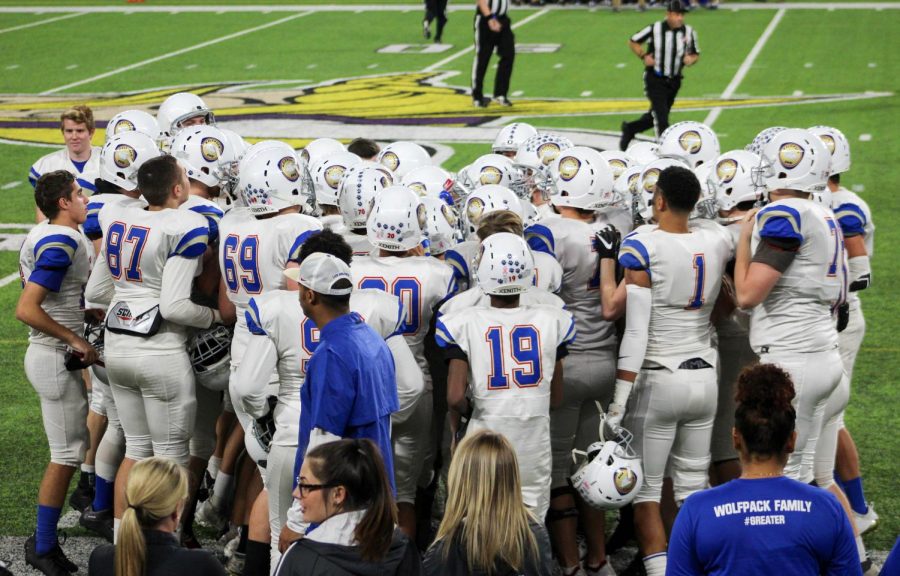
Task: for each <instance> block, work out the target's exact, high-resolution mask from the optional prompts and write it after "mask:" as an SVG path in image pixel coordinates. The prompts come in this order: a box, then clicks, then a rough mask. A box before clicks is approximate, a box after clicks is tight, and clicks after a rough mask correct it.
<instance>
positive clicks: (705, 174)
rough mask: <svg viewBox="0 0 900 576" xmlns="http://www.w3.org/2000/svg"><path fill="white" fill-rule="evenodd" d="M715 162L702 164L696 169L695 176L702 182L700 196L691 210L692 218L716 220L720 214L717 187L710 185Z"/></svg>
mask: <svg viewBox="0 0 900 576" xmlns="http://www.w3.org/2000/svg"><path fill="white" fill-rule="evenodd" d="M712 171H713V164H712V163H710V164H701V165H699V166H697V167H696V168H695V169H694V176H696V177H697V180H698V181H699V182H700V197H699V198H698V199H697V203H696V204H694V209H693V210H691V219H692V220H693V219H695V218H703V219H705V220H715V219H716V217H717V216H718V215H719V207H718V206H717V205H716V188H714V187H713V186H711V185H710V181H709V180H710V175H711V174H712Z"/></svg>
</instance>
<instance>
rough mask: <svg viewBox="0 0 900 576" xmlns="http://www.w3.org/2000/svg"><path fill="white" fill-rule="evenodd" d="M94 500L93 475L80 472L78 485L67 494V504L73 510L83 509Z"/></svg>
mask: <svg viewBox="0 0 900 576" xmlns="http://www.w3.org/2000/svg"><path fill="white" fill-rule="evenodd" d="M93 501H94V475H93V474H89V473H87V472H81V475H80V476H79V477H78V485H77V486H75V490H73V491H72V495H71V496H69V506H71V507H72V508H73V509H75V510H79V511H81V510H84V509H85V508H87V507H88V506H90V505H91V502H93Z"/></svg>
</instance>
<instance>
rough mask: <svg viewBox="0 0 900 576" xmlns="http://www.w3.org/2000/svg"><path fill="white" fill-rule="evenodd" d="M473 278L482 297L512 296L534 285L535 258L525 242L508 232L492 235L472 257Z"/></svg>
mask: <svg viewBox="0 0 900 576" xmlns="http://www.w3.org/2000/svg"><path fill="white" fill-rule="evenodd" d="M475 277H476V278H477V279H478V286H479V287H480V288H481V289H482V291H484V293H485V294H491V295H493V296H513V295H516V294H521V293H523V292H525V291H527V290H529V289H530V288H531V287H532V285H533V282H534V281H533V277H534V256H533V255H532V254H531V250H530V249H529V248H528V244H527V243H526V242H525V239H524V238H522V237H521V236H517V235H515V234H510V233H509V232H498V233H496V234H491V235H490V236H488V237H487V238H485V239H484V240H483V241H482V242H481V248H480V249H479V251H478V256H476V257H475Z"/></svg>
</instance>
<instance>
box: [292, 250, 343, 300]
mask: <svg viewBox="0 0 900 576" xmlns="http://www.w3.org/2000/svg"><path fill="white" fill-rule="evenodd" d="M284 275H285V276H286V277H288V278H290V279H291V280H293V281H294V282H297V283H299V284H301V285H303V286H305V287H307V288H309V289H310V290H312V291H313V292H318V293H319V294H325V295H328V296H346V295H347V294H350V293H351V292H353V280H352V278H351V276H350V266H348V265H347V263H346V262H344V261H343V260H341V259H340V258H337V257H336V256H332V255H331V254H325V253H323V252H314V253H312V254H310V255H309V256H307V257H306V259H305V260H303V262H302V263H301V264H300V267H299V268H288V269H287V270H285V271H284ZM341 280H347V282H341ZM347 283H350V285H349V286H347ZM335 285H338V286H339V287H335Z"/></svg>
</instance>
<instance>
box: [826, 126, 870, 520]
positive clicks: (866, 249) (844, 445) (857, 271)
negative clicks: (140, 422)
mask: <svg viewBox="0 0 900 576" xmlns="http://www.w3.org/2000/svg"><path fill="white" fill-rule="evenodd" d="M809 131H810V132H812V133H813V134H815V135H816V136H818V137H819V138H820V139H821V140H822V142H823V143H824V144H825V147H826V148H827V149H828V151H829V152H830V153H831V168H830V173H829V176H828V184H827V186H828V190H829V191H830V192H831V207H832V209H833V211H834V215H835V218H837V221H838V224H839V225H840V227H841V232H842V233H843V235H844V247H845V249H846V251H847V268H848V272H849V273H850V277H849V278H848V282H849V286H848V294H847V304H848V313H849V319H848V321H847V327H846V328H844V330H843V331H842V332H840V334H838V347H839V348H840V351H841V359H842V360H843V362H844V372H846V374H847V380H848V381H850V382H852V381H853V366H854V364H855V363H856V355H857V353H858V352H859V348H860V345H861V344H862V340H863V336H865V333H866V320H865V318H864V317H863V313H862V306H861V302H860V299H859V294H858V292H859V291H860V290H865V289H866V288H868V287H869V285H870V283H871V280H872V274H871V266H870V263H869V259H870V258H871V257H872V254H873V250H874V248H875V224H874V223H873V222H872V211H871V210H870V209H869V205H868V204H867V203H866V202H865V200H863V199H862V198H860V197H859V195H858V194H856V193H855V192H851V191H850V190H847V189H846V188H845V187H843V186H842V185H841V174H843V173H845V172H847V171H848V170H849V169H850V144H849V143H848V142H847V137H846V136H844V134H843V133H842V132H841V131H840V130H838V129H837V128H831V127H829V126H815V127H813V128H810V129H809ZM838 426H839V428H840V431H839V435H838V449H837V467H836V468H837V472H838V477H837V480H839V481H840V483H841V487H842V488H843V489H844V492H845V493H846V494H847V499H848V500H849V501H850V505H851V507H852V508H853V515H854V520H855V521H856V526H857V528H858V529H859V533H860V535H862V534H865V533H866V532H868V531H870V530H872V529H874V528H875V527H876V526H877V524H878V514H876V513H875V509H874V508H873V507H872V506H871V505H869V503H868V502H866V497H865V492H864V491H863V485H862V475H861V472H860V467H859V453H858V452H857V450H856V444H855V443H854V442H853V438H852V437H851V436H850V432H849V431H848V430H847V428H846V427H845V426H844V416H843V414H841V416H840V419H839V423H838Z"/></svg>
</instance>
